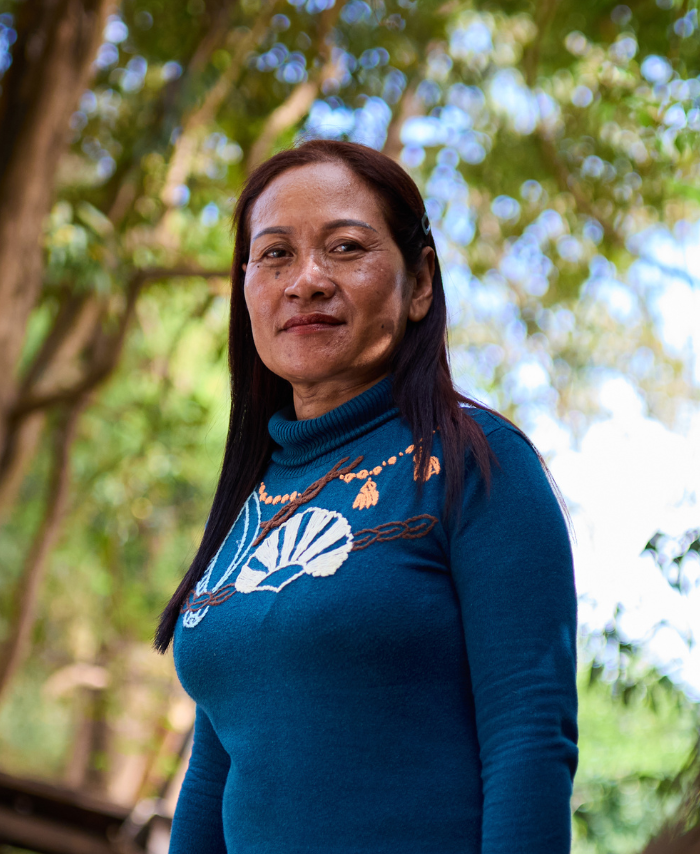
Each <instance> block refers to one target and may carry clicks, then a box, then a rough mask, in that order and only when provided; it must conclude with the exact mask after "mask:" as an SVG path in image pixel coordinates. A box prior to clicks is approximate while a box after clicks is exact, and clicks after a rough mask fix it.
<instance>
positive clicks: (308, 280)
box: [284, 253, 335, 299]
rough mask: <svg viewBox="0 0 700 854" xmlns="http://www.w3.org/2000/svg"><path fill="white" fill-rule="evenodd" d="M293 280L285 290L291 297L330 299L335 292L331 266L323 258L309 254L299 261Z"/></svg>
mask: <svg viewBox="0 0 700 854" xmlns="http://www.w3.org/2000/svg"><path fill="white" fill-rule="evenodd" d="M295 266H296V267H297V269H296V271H295V273H296V275H294V277H293V280H292V281H291V282H290V283H289V285H287V287H286V288H285V289H284V293H285V295H286V296H289V297H296V298H298V299H312V298H313V297H315V296H321V297H330V296H332V295H333V293H334V292H335V283H334V281H333V279H332V278H331V275H330V269H329V265H328V264H327V263H325V261H324V259H323V257H321V256H319V255H317V254H316V253H309V255H307V256H306V257H300V258H298V260H297V265H295Z"/></svg>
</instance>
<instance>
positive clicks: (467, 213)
mask: <svg viewBox="0 0 700 854" xmlns="http://www.w3.org/2000/svg"><path fill="white" fill-rule="evenodd" d="M442 225H443V228H444V229H445V233H446V234H447V236H448V237H449V238H450V240H452V241H453V242H454V243H456V244H457V245H458V246H461V247H464V246H469V244H470V243H471V242H472V240H473V239H474V235H475V234H476V217H475V215H474V211H473V210H472V209H471V208H470V207H469V206H468V205H466V204H464V203H462V202H453V203H451V204H450V205H449V206H448V208H447V213H446V214H445V217H444V219H443V223H442Z"/></svg>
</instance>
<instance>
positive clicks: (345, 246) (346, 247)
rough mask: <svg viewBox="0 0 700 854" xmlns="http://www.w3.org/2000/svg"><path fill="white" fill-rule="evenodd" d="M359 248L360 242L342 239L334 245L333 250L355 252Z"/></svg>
mask: <svg viewBox="0 0 700 854" xmlns="http://www.w3.org/2000/svg"><path fill="white" fill-rule="evenodd" d="M359 248H360V244H359V243H356V242H355V241H354V240H344V241H343V242H342V243H339V244H338V245H337V246H335V247H334V249H333V251H334V252H341V253H342V252H355V251H356V250H357V249H359Z"/></svg>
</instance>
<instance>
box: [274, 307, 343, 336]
mask: <svg viewBox="0 0 700 854" xmlns="http://www.w3.org/2000/svg"><path fill="white" fill-rule="evenodd" d="M342 323H343V321H342V320H338V318H337V317H333V315H332V314H319V313H318V312H315V313H313V314H295V315H294V317H290V318H289V320H288V321H287V322H286V323H285V324H284V326H283V327H282V331H283V332H294V333H295V334H297V335H308V334H310V333H313V332H325V331H326V330H328V329H330V328H331V327H332V326H340V325H341V324H342Z"/></svg>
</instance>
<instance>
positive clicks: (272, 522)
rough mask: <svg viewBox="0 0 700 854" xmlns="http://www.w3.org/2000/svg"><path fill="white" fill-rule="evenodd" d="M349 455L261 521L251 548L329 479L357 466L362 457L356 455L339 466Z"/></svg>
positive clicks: (310, 498)
mask: <svg viewBox="0 0 700 854" xmlns="http://www.w3.org/2000/svg"><path fill="white" fill-rule="evenodd" d="M349 459H350V457H343V459H342V460H340V462H338V463H336V464H335V465H334V466H333V468H332V469H331V470H330V471H329V472H327V473H326V474H324V475H323V477H320V478H319V479H318V480H316V481H314V482H313V483H312V484H311V486H307V487H306V489H305V490H304V491H303V492H302V493H301V494H300V495H297V497H296V498H295V499H293V500H292V501H290V502H289V504H287V505H285V506H284V507H283V508H282V509H281V510H278V511H277V513H275V515H274V516H273V517H272V519H269V520H268V521H267V522H263V523H262V525H261V526H260V533H259V534H258V536H257V537H256V539H255V541H254V542H253V546H252V548H255V546H257V545H260V543H261V542H262V541H263V540H264V539H265V537H266V536H267V535H268V534H269V533H270V531H274V530H275V528H279V526H280V525H283V524H284V523H285V522H286V521H287V519H289V518H290V517H292V516H293V515H294V514H295V513H296V511H297V509H298V508H299V507H301V505H302V504H306V503H307V502H309V501H311V500H312V499H314V498H316V496H317V495H318V494H319V492H320V491H321V490H322V489H323V487H324V486H325V485H326V484H327V483H330V481H332V480H334V479H335V478H336V477H340V476H341V475H344V474H348V473H349V472H351V471H352V470H353V469H354V468H355V467H356V466H359V465H360V463H361V462H362V460H364V457H358V458H357V459H356V460H355V462H354V463H350V465H349V466H345V468H341V466H342V465H343V463H345V462H347V461H348V460H349Z"/></svg>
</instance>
